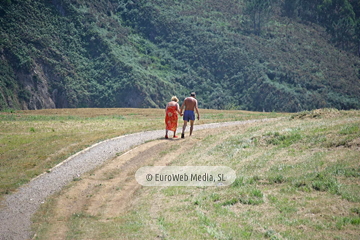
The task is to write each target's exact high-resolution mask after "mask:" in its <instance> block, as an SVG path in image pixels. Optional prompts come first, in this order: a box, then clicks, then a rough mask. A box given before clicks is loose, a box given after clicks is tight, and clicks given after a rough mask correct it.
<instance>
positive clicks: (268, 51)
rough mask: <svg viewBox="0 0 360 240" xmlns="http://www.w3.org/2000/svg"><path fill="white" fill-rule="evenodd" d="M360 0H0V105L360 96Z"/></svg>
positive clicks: (236, 102) (265, 102)
mask: <svg viewBox="0 0 360 240" xmlns="http://www.w3.org/2000/svg"><path fill="white" fill-rule="evenodd" d="M359 19H360V4H359V3H358V1H354V0H341V1H340V0H326V1H325V0H316V1H310V0H297V1H290V0H268V1H260V0H226V1H225V0H216V1H215V0H206V1H205V0H197V1H193V0H192V1H189V0H184V1H165V0H102V1H97V0H87V1H83V0H51V1H50V0H47V1H36V0H21V1H20V0H1V1H0V34H1V35H0V61H1V63H0V72H1V76H0V78H1V81H0V93H1V95H0V109H8V108H13V109H41V108H67V107H71V108H73V107H151V108H157V107H161V108H162V107H164V104H165V103H166V102H167V101H168V100H169V98H170V97H171V96H172V95H177V96H178V97H180V98H183V97H185V96H187V95H188V94H189V92H190V91H196V92H197V93H198V99H199V103H200V107H202V108H215V109H245V110H257V111H263V110H265V111H291V112H294V111H301V110H310V109H315V108H323V107H333V108H338V109H358V108H360V94H359V91H360V81H359V78H360V59H359V56H358V49H359V46H360V21H359Z"/></svg>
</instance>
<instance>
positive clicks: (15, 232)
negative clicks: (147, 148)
mask: <svg viewBox="0 0 360 240" xmlns="http://www.w3.org/2000/svg"><path fill="white" fill-rule="evenodd" d="M278 119H279V118H270V119H269V118H266V119H254V120H246V121H236V122H222V123H211V124H203V125H195V126H194V131H197V130H202V129H209V128H219V127H225V126H233V125H242V124H248V123H253V122H265V121H272V120H278ZM177 132H181V128H178V130H177ZM163 136H164V130H156V131H146V132H140V133H134V134H128V135H123V136H120V137H115V138H112V139H108V140H105V141H102V142H99V143H96V144H94V145H92V146H90V147H88V148H86V149H84V150H82V151H80V152H78V153H76V154H74V155H72V156H71V157H69V158H68V159H66V160H65V161H63V162H61V163H60V164H58V165H56V166H55V167H54V168H52V169H51V170H50V171H48V172H46V173H43V174H41V175H39V176H38V177H36V178H34V179H32V180H31V181H30V182H29V183H28V184H25V185H23V186H22V187H20V188H19V189H18V190H17V191H16V192H15V193H13V194H11V195H9V196H7V197H6V198H5V199H4V200H3V202H2V203H1V209H0V239H1V240H24V239H29V238H31V235H32V233H31V229H30V228H31V217H32V216H33V214H34V213H35V212H36V211H37V210H38V208H39V207H40V205H41V204H42V203H44V201H45V199H46V198H47V197H48V196H50V195H52V194H54V193H56V192H58V191H60V190H61V188H62V187H64V186H65V185H67V184H68V183H69V182H71V181H72V180H73V179H74V178H78V177H80V176H81V175H82V174H83V173H85V172H88V171H90V170H92V169H94V168H95V167H97V166H99V165H101V164H102V163H104V162H105V161H106V160H108V159H112V158H114V157H115V156H116V154H118V153H121V152H125V151H127V150H129V149H131V148H133V147H134V146H138V145H140V144H143V143H145V142H146V141H150V140H155V139H159V138H161V137H163Z"/></svg>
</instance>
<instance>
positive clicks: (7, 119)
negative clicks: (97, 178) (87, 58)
mask: <svg viewBox="0 0 360 240" xmlns="http://www.w3.org/2000/svg"><path fill="white" fill-rule="evenodd" d="M201 115H202V119H201V120H200V121H197V123H196V124H204V123H210V122H222V121H235V120H242V119H244V120H246V119H250V118H265V117H276V116H280V115H284V114H276V113H269V114H264V113H252V112H245V111H218V110H201ZM0 122H1V125H0V126H1V127H0V146H1V149H0V166H1V168H0V180H1V181H0V198H1V197H2V196H3V195H4V194H9V193H11V192H13V191H15V190H16V189H17V188H18V187H19V186H20V185H22V184H24V183H27V182H28V181H29V180H30V179H32V178H34V177H36V176H38V175H39V174H41V173H43V172H45V171H47V170H48V169H51V168H52V167H53V166H55V165H56V164H57V163H59V162H61V161H63V160H65V159H66V158H67V157H69V156H70V155H72V154H74V153H76V152H78V151H81V150H82V149H84V148H86V147H88V146H91V145H92V144H94V143H97V142H99V141H102V140H105V139H109V138H112V137H117V136H120V135H124V134H130V133H135V132H142V131H149V130H156V129H163V128H164V110H163V109H135V108H122V109H118V108H99V109H85V108H84V109H46V110H45V109H44V110H36V111H16V112H3V113H0ZM180 124H181V120H179V126H180Z"/></svg>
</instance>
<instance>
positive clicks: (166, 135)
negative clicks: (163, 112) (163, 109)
mask: <svg viewBox="0 0 360 240" xmlns="http://www.w3.org/2000/svg"><path fill="white" fill-rule="evenodd" d="M168 131H169V130H167V129H165V138H168Z"/></svg>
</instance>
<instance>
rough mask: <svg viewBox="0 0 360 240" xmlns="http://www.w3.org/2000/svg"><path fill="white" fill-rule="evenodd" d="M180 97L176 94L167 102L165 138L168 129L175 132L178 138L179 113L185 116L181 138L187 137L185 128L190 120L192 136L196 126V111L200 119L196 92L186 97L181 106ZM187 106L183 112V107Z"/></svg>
mask: <svg viewBox="0 0 360 240" xmlns="http://www.w3.org/2000/svg"><path fill="white" fill-rule="evenodd" d="M178 102H179V99H178V98H177V97H176V96H173V97H172V98H171V101H170V102H168V103H167V104H166V108H165V113H166V116H165V124H166V133H165V138H166V139H167V138H169V137H168V131H173V132H174V138H177V137H178V136H176V128H177V122H178V114H180V116H183V120H184V125H183V127H182V133H181V138H184V137H185V129H186V126H187V123H188V122H190V136H191V134H192V132H193V127H194V121H195V111H196V113H197V119H198V120H199V119H200V114H199V108H198V102H197V100H196V94H195V93H194V92H192V93H191V94H190V97H187V98H185V99H184V102H183V103H182V105H181V107H179V104H178ZM184 108H185V111H184V113H183V109H184Z"/></svg>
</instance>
